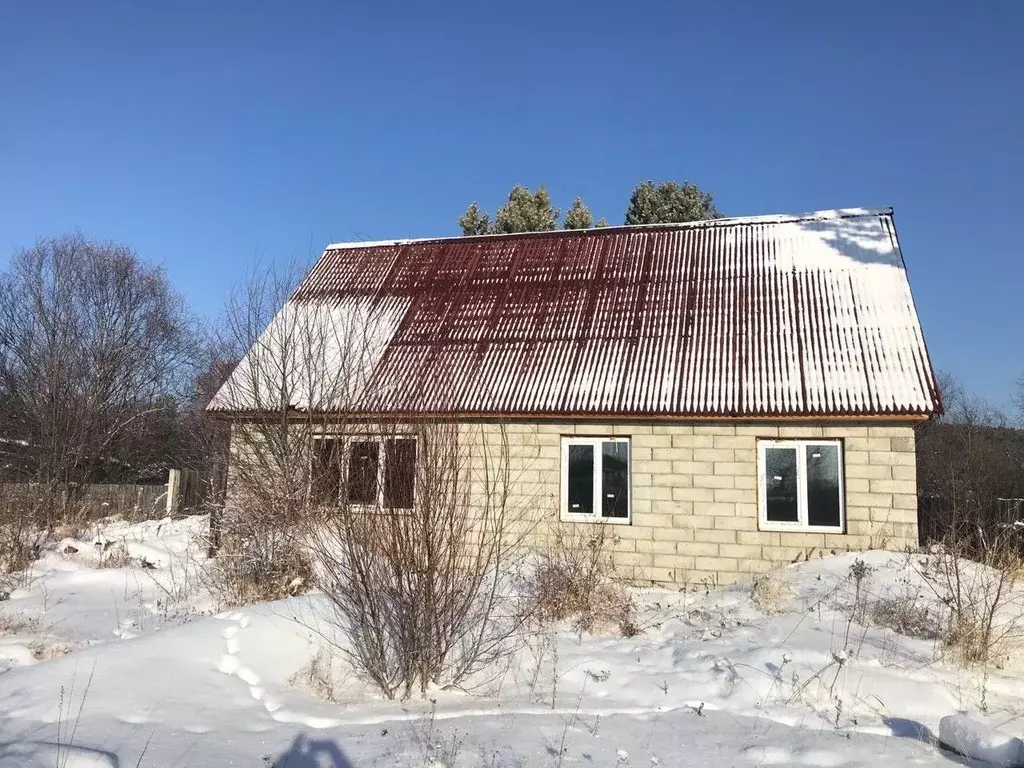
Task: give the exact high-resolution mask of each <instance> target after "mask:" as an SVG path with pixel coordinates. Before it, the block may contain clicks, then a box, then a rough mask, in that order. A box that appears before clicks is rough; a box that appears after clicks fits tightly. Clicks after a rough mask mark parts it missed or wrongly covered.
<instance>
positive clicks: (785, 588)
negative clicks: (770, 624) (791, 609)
mask: <svg viewBox="0 0 1024 768" xmlns="http://www.w3.org/2000/svg"><path fill="white" fill-rule="evenodd" d="M792 594H793V591H792V588H791V586H790V584H789V582H787V581H786V579H785V578H784V577H783V575H782V574H781V573H780V572H779V571H778V570H770V571H765V572H764V573H761V574H758V575H757V576H755V577H754V582H753V584H752V585H751V588H750V597H751V599H752V600H753V601H754V603H755V605H757V607H758V608H760V609H761V612H762V613H764V614H766V615H768V616H774V615H776V614H779V613H782V612H783V611H784V610H785V605H786V601H787V600H789V598H790V597H791V596H792Z"/></svg>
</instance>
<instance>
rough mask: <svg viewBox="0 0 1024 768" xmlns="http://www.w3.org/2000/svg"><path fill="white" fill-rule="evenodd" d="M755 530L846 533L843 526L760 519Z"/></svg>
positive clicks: (767, 531)
mask: <svg viewBox="0 0 1024 768" xmlns="http://www.w3.org/2000/svg"><path fill="white" fill-rule="evenodd" d="M757 530H759V531H764V532H765V533H832V534H840V535H846V528H845V527H842V526H840V527H838V528H833V527H830V526H822V525H799V524H797V523H790V524H788V525H787V524H786V523H769V522H766V521H764V520H761V521H759V522H758V524H757Z"/></svg>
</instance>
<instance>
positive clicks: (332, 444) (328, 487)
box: [313, 440, 341, 506]
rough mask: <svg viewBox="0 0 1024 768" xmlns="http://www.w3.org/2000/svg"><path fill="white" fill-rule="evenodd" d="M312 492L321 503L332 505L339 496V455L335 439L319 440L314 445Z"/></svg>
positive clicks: (336, 501)
mask: <svg viewBox="0 0 1024 768" xmlns="http://www.w3.org/2000/svg"><path fill="white" fill-rule="evenodd" d="M315 458H316V461H315V465H314V466H315V472H314V476H313V493H314V495H315V496H316V498H317V500H318V501H319V503H321V504H326V505H330V506H333V505H335V504H337V503H338V500H339V498H340V496H341V455H340V448H339V446H338V441H337V440H320V441H318V443H317V446H316V455H315Z"/></svg>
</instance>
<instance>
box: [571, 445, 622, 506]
mask: <svg viewBox="0 0 1024 768" xmlns="http://www.w3.org/2000/svg"><path fill="white" fill-rule="evenodd" d="M629 477H630V465H629V438H628V437H564V438H562V502H561V517H562V519H563V520H577V521H581V522H601V521H604V522H610V523H628V522H630V519H631V509H630V481H629Z"/></svg>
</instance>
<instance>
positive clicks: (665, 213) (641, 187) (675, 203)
mask: <svg viewBox="0 0 1024 768" xmlns="http://www.w3.org/2000/svg"><path fill="white" fill-rule="evenodd" d="M721 217H722V214H721V213H720V212H719V211H718V209H717V208H715V203H714V197H713V195H712V194H711V193H710V192H702V191H701V189H700V187H698V186H697V185H696V184H693V183H691V182H689V181H684V182H683V183H682V184H677V183H676V182H674V181H665V182H662V183H661V184H659V185H658V186H655V185H654V182H653V181H645V182H642V183H641V184H638V185H637V186H636V187H634V189H633V194H632V195H630V198H629V207H628V208H627V209H626V224H672V223H675V222H680V221H701V220H703V219H718V218H721Z"/></svg>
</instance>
